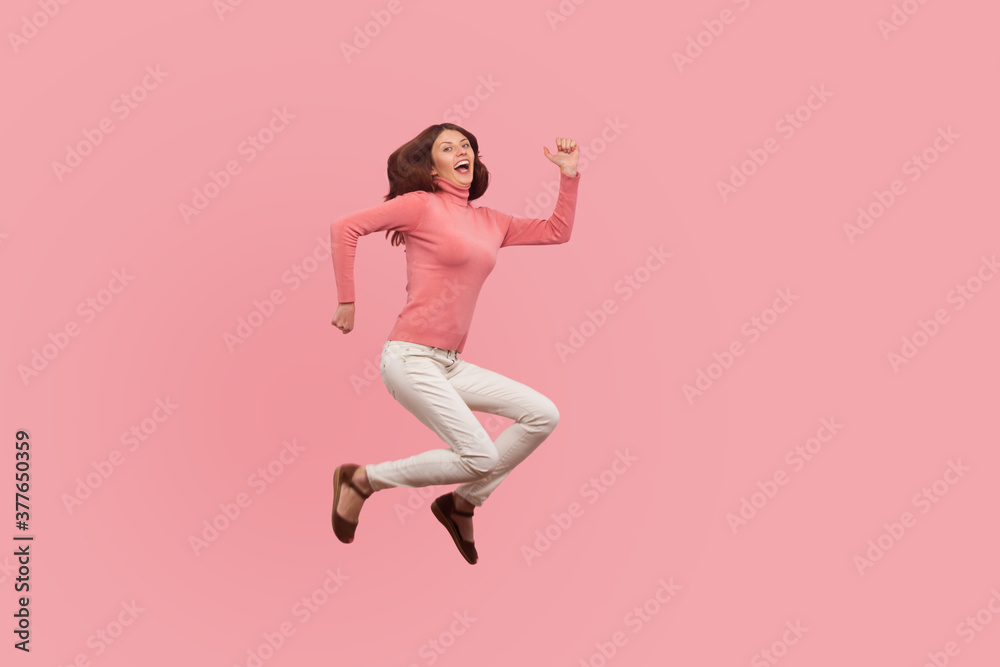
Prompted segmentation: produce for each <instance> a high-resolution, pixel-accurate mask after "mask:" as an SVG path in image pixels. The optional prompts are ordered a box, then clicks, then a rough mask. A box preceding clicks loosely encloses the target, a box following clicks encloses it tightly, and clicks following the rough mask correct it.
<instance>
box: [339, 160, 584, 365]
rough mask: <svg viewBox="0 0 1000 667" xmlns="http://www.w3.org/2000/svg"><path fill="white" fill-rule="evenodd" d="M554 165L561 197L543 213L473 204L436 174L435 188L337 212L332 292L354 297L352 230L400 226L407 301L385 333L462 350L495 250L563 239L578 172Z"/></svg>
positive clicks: (568, 226) (568, 225)
mask: <svg viewBox="0 0 1000 667" xmlns="http://www.w3.org/2000/svg"><path fill="white" fill-rule="evenodd" d="M559 173H560V176H559V197H558V198H557V200H556V204H555V209H554V210H553V212H552V215H551V216H550V217H549V218H548V219H547V220H538V219H530V218H515V217H514V216H511V215H508V214H506V213H501V212H500V211H496V210H494V209H491V208H487V207H485V206H473V205H472V204H471V203H470V202H469V190H468V188H462V187H459V186H457V185H455V184H454V183H451V182H450V181H446V180H445V179H443V178H441V177H440V176H436V177H434V182H435V184H436V185H437V186H438V187H439V188H440V190H438V191H437V192H433V193H432V192H425V191H423V190H418V191H414V192H407V193H406V194H403V195H399V196H397V197H394V198H392V199H390V200H389V201H386V202H383V203H381V204H379V205H377V206H373V207H372V208H369V209H365V210H363V211H357V212H355V213H350V214H348V215H345V216H343V217H341V218H339V219H338V220H336V221H335V222H334V223H333V224H332V225H330V237H331V241H332V251H333V271H334V275H335V277H336V280H337V296H338V300H339V301H340V303H348V302H351V301H354V256H355V250H356V248H357V243H358V237H360V236H363V235H365V234H371V233H372V232H380V231H386V230H393V231H399V232H402V233H403V236H404V238H405V240H406V245H405V246H404V248H405V253H406V305H405V306H403V310H402V311H401V312H400V313H399V317H398V318H396V324H395V326H393V328H392V331H390V332H389V336H388V339H387V340H405V341H410V342H411V343H420V344H422V345H430V346H431V347H439V348H442V349H445V350H455V351H456V352H461V351H462V349H463V348H464V347H465V340H466V338H468V335H469V327H470V326H471V324H472V313H473V311H474V310H475V308H476V300H477V299H478V298H479V292H480V290H481V289H482V286H483V283H484V282H485V281H486V277H487V276H488V275H489V274H490V272H491V271H492V270H493V266H494V265H495V264H496V259H497V251H498V250H499V249H500V248H503V247H504V246H511V245H551V244H555V243H565V242H566V241H569V237H570V232H571V231H572V229H573V217H574V214H575V212H576V194H577V186H578V185H579V182H580V174H579V173H577V175H576V176H574V177H569V176H567V175H566V174H563V173H562V172H559ZM391 236H392V235H391V234H390V237H391ZM386 243H388V240H386Z"/></svg>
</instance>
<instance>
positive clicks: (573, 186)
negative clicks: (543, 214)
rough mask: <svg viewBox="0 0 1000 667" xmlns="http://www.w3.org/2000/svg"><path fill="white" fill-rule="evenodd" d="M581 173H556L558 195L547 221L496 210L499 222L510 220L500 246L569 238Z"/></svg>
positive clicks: (534, 243)
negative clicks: (557, 174)
mask: <svg viewBox="0 0 1000 667" xmlns="http://www.w3.org/2000/svg"><path fill="white" fill-rule="evenodd" d="M579 184H580V174H579V173H577V175H576V176H572V177H570V176H567V175H566V174H564V173H562V172H559V196H558V197H557V199H556V205H555V208H554V209H553V211H552V215H551V216H549V218H548V219H546V220H540V219H531V218H516V217H514V216H512V215H508V214H506V213H502V212H500V211H497V216H498V218H499V219H500V220H501V223H504V222H507V221H509V223H508V224H507V233H506V234H505V235H504V237H503V242H502V243H501V244H500V247H501V248H503V247H505V246H510V245H552V244H556V243H566V242H567V241H569V237H570V233H571V232H572V231H573V219H574V217H575V214H576V194H577V188H578V186H579Z"/></svg>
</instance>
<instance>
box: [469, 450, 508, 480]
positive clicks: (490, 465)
mask: <svg viewBox="0 0 1000 667" xmlns="http://www.w3.org/2000/svg"><path fill="white" fill-rule="evenodd" d="M462 462H463V463H464V464H465V467H466V468H468V469H469V470H471V471H472V472H474V473H475V474H477V475H485V474H487V473H489V472H491V471H492V470H493V469H494V468H496V467H497V463H499V462H500V455H499V454H498V453H497V450H496V447H490V448H488V449H485V448H484V449H480V450H477V451H475V452H469V453H467V454H464V455H463V456H462Z"/></svg>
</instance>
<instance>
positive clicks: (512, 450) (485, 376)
mask: <svg viewBox="0 0 1000 667" xmlns="http://www.w3.org/2000/svg"><path fill="white" fill-rule="evenodd" d="M448 380H449V381H450V382H451V385H452V386H453V387H454V388H455V390H456V391H457V392H458V395H459V396H461V397H462V399H463V400H464V401H465V403H466V405H468V407H469V409H470V410H476V411H478V412H488V413H491V414H495V415H500V416H502V417H507V418H509V419H513V420H514V423H513V424H511V425H510V426H508V427H507V428H506V429H504V431H503V432H502V433H501V434H500V435H498V436H497V439H496V441H495V442H494V446H495V447H496V451H497V464H496V465H495V466H494V467H493V468H492V469H491V470H490V471H489V472H487V473H486V474H485V475H483V476H481V477H479V478H478V479H475V480H470V481H468V482H465V483H463V484H462V485H461V486H459V487H458V488H457V489H455V494H456V495H457V496H459V497H460V498H463V499H465V500H466V501H468V502H469V503H471V504H472V505H475V506H476V507H480V506H482V504H483V503H484V502H485V501H486V499H487V498H488V497H489V496H490V494H491V493H493V491H494V490H495V489H496V488H497V486H499V485H500V483H501V482H502V481H503V480H504V479H505V478H506V477H507V475H508V474H510V472H511V471H512V470H513V469H514V467H515V466H516V465H518V464H519V463H521V461H523V460H524V459H525V458H527V456H528V455H529V454H531V452H533V451H535V448H537V447H538V445H540V444H541V443H542V442H543V441H544V440H545V439H546V438H547V437H548V436H549V435H550V434H551V433H552V431H553V429H555V427H556V425H557V424H558V423H559V410H558V409H557V408H556V405H555V403H553V402H552V401H551V400H550V399H549V398H547V397H546V396H545V395H543V394H541V393H539V392H538V391H536V390H534V389H532V388H531V387H529V386H527V385H525V384H522V383H520V382H517V381H516V380H512V379H510V378H508V377H505V376H503V375H501V374H499V373H496V372H494V371H490V370H487V369H485V368H481V367H479V366H476V365H474V364H471V363H469V362H467V361H464V360H460V361H459V362H458V364H457V368H455V369H454V370H453V371H452V372H449V374H448Z"/></svg>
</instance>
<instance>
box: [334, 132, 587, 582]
mask: <svg viewBox="0 0 1000 667" xmlns="http://www.w3.org/2000/svg"><path fill="white" fill-rule="evenodd" d="M556 147H557V149H558V152H556V153H550V152H549V149H548V148H547V147H544V151H545V157H547V158H548V159H549V160H551V161H552V162H553V163H554V164H556V165H558V167H559V169H560V172H561V175H560V178H559V197H558V200H557V201H556V205H555V210H554V211H553V214H552V216H551V217H550V218H549V219H547V220H539V219H528V218H515V217H513V216H510V215H508V214H506V213H501V212H499V211H496V210H493V209H490V208H487V207H473V206H471V205H470V203H469V202H471V201H472V200H474V199H477V198H478V197H480V196H482V195H483V193H484V192H486V188H487V186H488V184H489V171H487V169H486V166H485V165H484V164H483V163H482V161H481V160H480V157H479V144H478V142H477V141H476V137H475V136H473V135H472V133H471V132H468V131H466V130H465V129H463V128H461V127H459V126H457V125H454V124H452V123H441V124H438V125H431V126H430V127H428V128H427V129H426V130H424V131H423V132H421V133H420V134H419V135H417V136H416V137H415V138H414V139H413V140H411V141H409V142H408V143H406V144H404V145H403V146H400V147H399V148H398V149H397V150H396V151H395V152H393V154H392V155H391V156H389V160H388V168H387V172H388V176H389V194H388V195H386V198H385V201H384V202H383V203H382V204H379V205H378V206H375V207H373V208H369V209H367V210H363V211H360V212H356V213H352V214H349V215H346V216H344V217H342V218H340V219H339V220H337V221H336V222H334V223H333V224H332V225H331V237H332V249H333V266H334V274H335V276H336V280H337V292H338V301H339V305H338V306H337V312H336V314H335V315H334V317H333V325H334V326H335V327H337V328H338V329H340V330H341V331H342V332H343V333H345V334H346V333H350V331H351V330H352V329H353V328H354V310H355V309H354V296H355V293H354V256H355V250H356V247H357V240H358V238H359V237H360V236H362V235H364V234H370V233H372V232H377V231H382V230H386V236H387V237H388V235H389V232H393V238H392V245H397V244H399V243H404V244H405V248H404V251H405V254H406V276H407V283H406V292H407V299H406V305H405V306H404V307H403V310H402V312H401V313H400V314H399V317H398V318H397V320H396V324H395V326H394V327H393V329H392V331H391V332H390V333H389V336H388V339H387V340H386V342H385V345H384V347H383V348H382V361H381V373H382V382H383V383H384V384H385V386H386V388H387V389H388V390H389V393H390V394H391V395H392V396H393V398H395V399H396V401H398V402H399V403H400V404H402V405H403V407H405V408H406V409H407V410H409V411H410V412H411V413H413V414H414V415H415V416H416V417H417V419H419V420H420V421H421V422H422V423H423V424H425V425H426V426H427V427H428V428H430V429H431V430H433V431H434V432H435V433H437V434H438V436H439V437H440V438H441V439H442V440H443V441H444V442H445V443H447V444H448V447H449V448H448V449H433V450H430V451H427V452H423V453H421V454H417V455H416V456H411V457H409V458H405V459H400V460H398V461H386V462H383V463H375V464H368V465H356V464H343V465H341V466H339V467H338V468H337V469H336V471H335V472H334V476H333V487H334V495H333V511H332V519H331V520H332V523H333V530H334V533H335V534H336V535H337V538H338V539H340V541H341V542H344V543H349V542H352V541H353V539H354V532H355V529H356V528H357V524H358V516H359V514H360V513H361V506H362V504H363V503H364V501H365V500H366V499H367V498H368V497H369V496H371V494H372V493H374V492H375V491H381V490H383V489H387V488H390V487H394V486H408V487H422V486H431V485H437V484H460V485H461V486H459V487H458V488H457V489H455V491H454V492H453V493H447V494H445V495H443V496H441V497H439V498H437V499H436V500H435V501H434V502H433V503H432V504H431V510H432V511H433V512H434V516H435V517H437V519H438V521H440V522H441V523H442V524H443V525H444V526H445V528H447V529H448V532H449V534H450V535H451V537H452V539H453V540H454V541H455V545H456V546H457V547H458V550H459V552H460V553H461V554H462V556H463V557H464V558H465V560H466V561H467V562H469V563H470V564H475V563H476V561H477V560H478V554H477V552H476V547H475V542H474V538H473V530H472V516H473V512H474V508H475V507H481V506H482V504H483V503H484V502H485V501H486V499H487V498H488V497H489V495H490V494H491V493H492V492H493V490H494V489H496V487H497V485H499V484H500V482H501V481H503V479H504V478H505V477H506V476H507V475H508V474H509V473H510V471H511V470H512V469H513V468H514V466H516V465H517V464H518V463H520V462H521V461H523V460H524V459H525V457H527V456H528V454H530V453H531V452H532V451H533V450H534V449H535V448H536V447H537V446H538V445H539V444H541V442H542V441H543V440H545V438H546V437H548V435H549V434H550V433H551V432H552V430H553V429H554V428H555V426H556V424H557V423H558V421H559V412H558V410H557V409H556V406H555V404H553V403H552V401H551V400H549V399H548V398H546V397H545V396H543V395H542V394H540V393H539V392H537V391H535V390H534V389H532V388H530V387H527V386H525V385H523V384H521V383H519V382H516V381H514V380H511V379H509V378H506V377H504V376H502V375H500V374H498V373H494V372H492V371H489V370H486V369H484V368H480V367H478V366H475V365H473V364H470V363H468V362H467V361H465V360H464V359H459V358H458V355H459V353H461V352H462V349H463V348H464V347H465V341H466V338H467V336H468V331H469V327H470V325H471V322H472V314H473V311H474V309H475V305H476V299H477V297H478V296H479V291H480V289H481V288H482V285H483V282H484V281H485V280H486V277H487V276H488V275H489V273H490V272H491V271H492V270H493V266H494V264H495V263H496V256H497V251H498V250H499V249H500V248H502V247H504V246H511V245H546V244H555V243H565V242H566V241H568V240H569V237H570V232H571V231H572V228H573V217H574V213H575V209H576V194H577V186H578V183H579V180H580V177H579V175H578V173H577V164H578V163H579V158H580V150H579V147H578V146H577V144H576V142H575V141H573V140H572V139H567V138H561V137H559V138H556ZM473 410H476V411H479V412H488V413H493V414H497V415H502V416H504V417H508V418H510V419H513V420H514V423H513V424H511V425H510V426H508V427H507V429H506V430H504V431H503V433H501V434H500V435H499V436H498V437H497V439H496V441H495V442H493V441H491V440H490V437H489V435H488V434H487V433H486V431H485V429H484V428H483V427H482V425H481V424H480V423H479V421H478V420H477V419H476V417H475V415H473V414H472V411H473Z"/></svg>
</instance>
